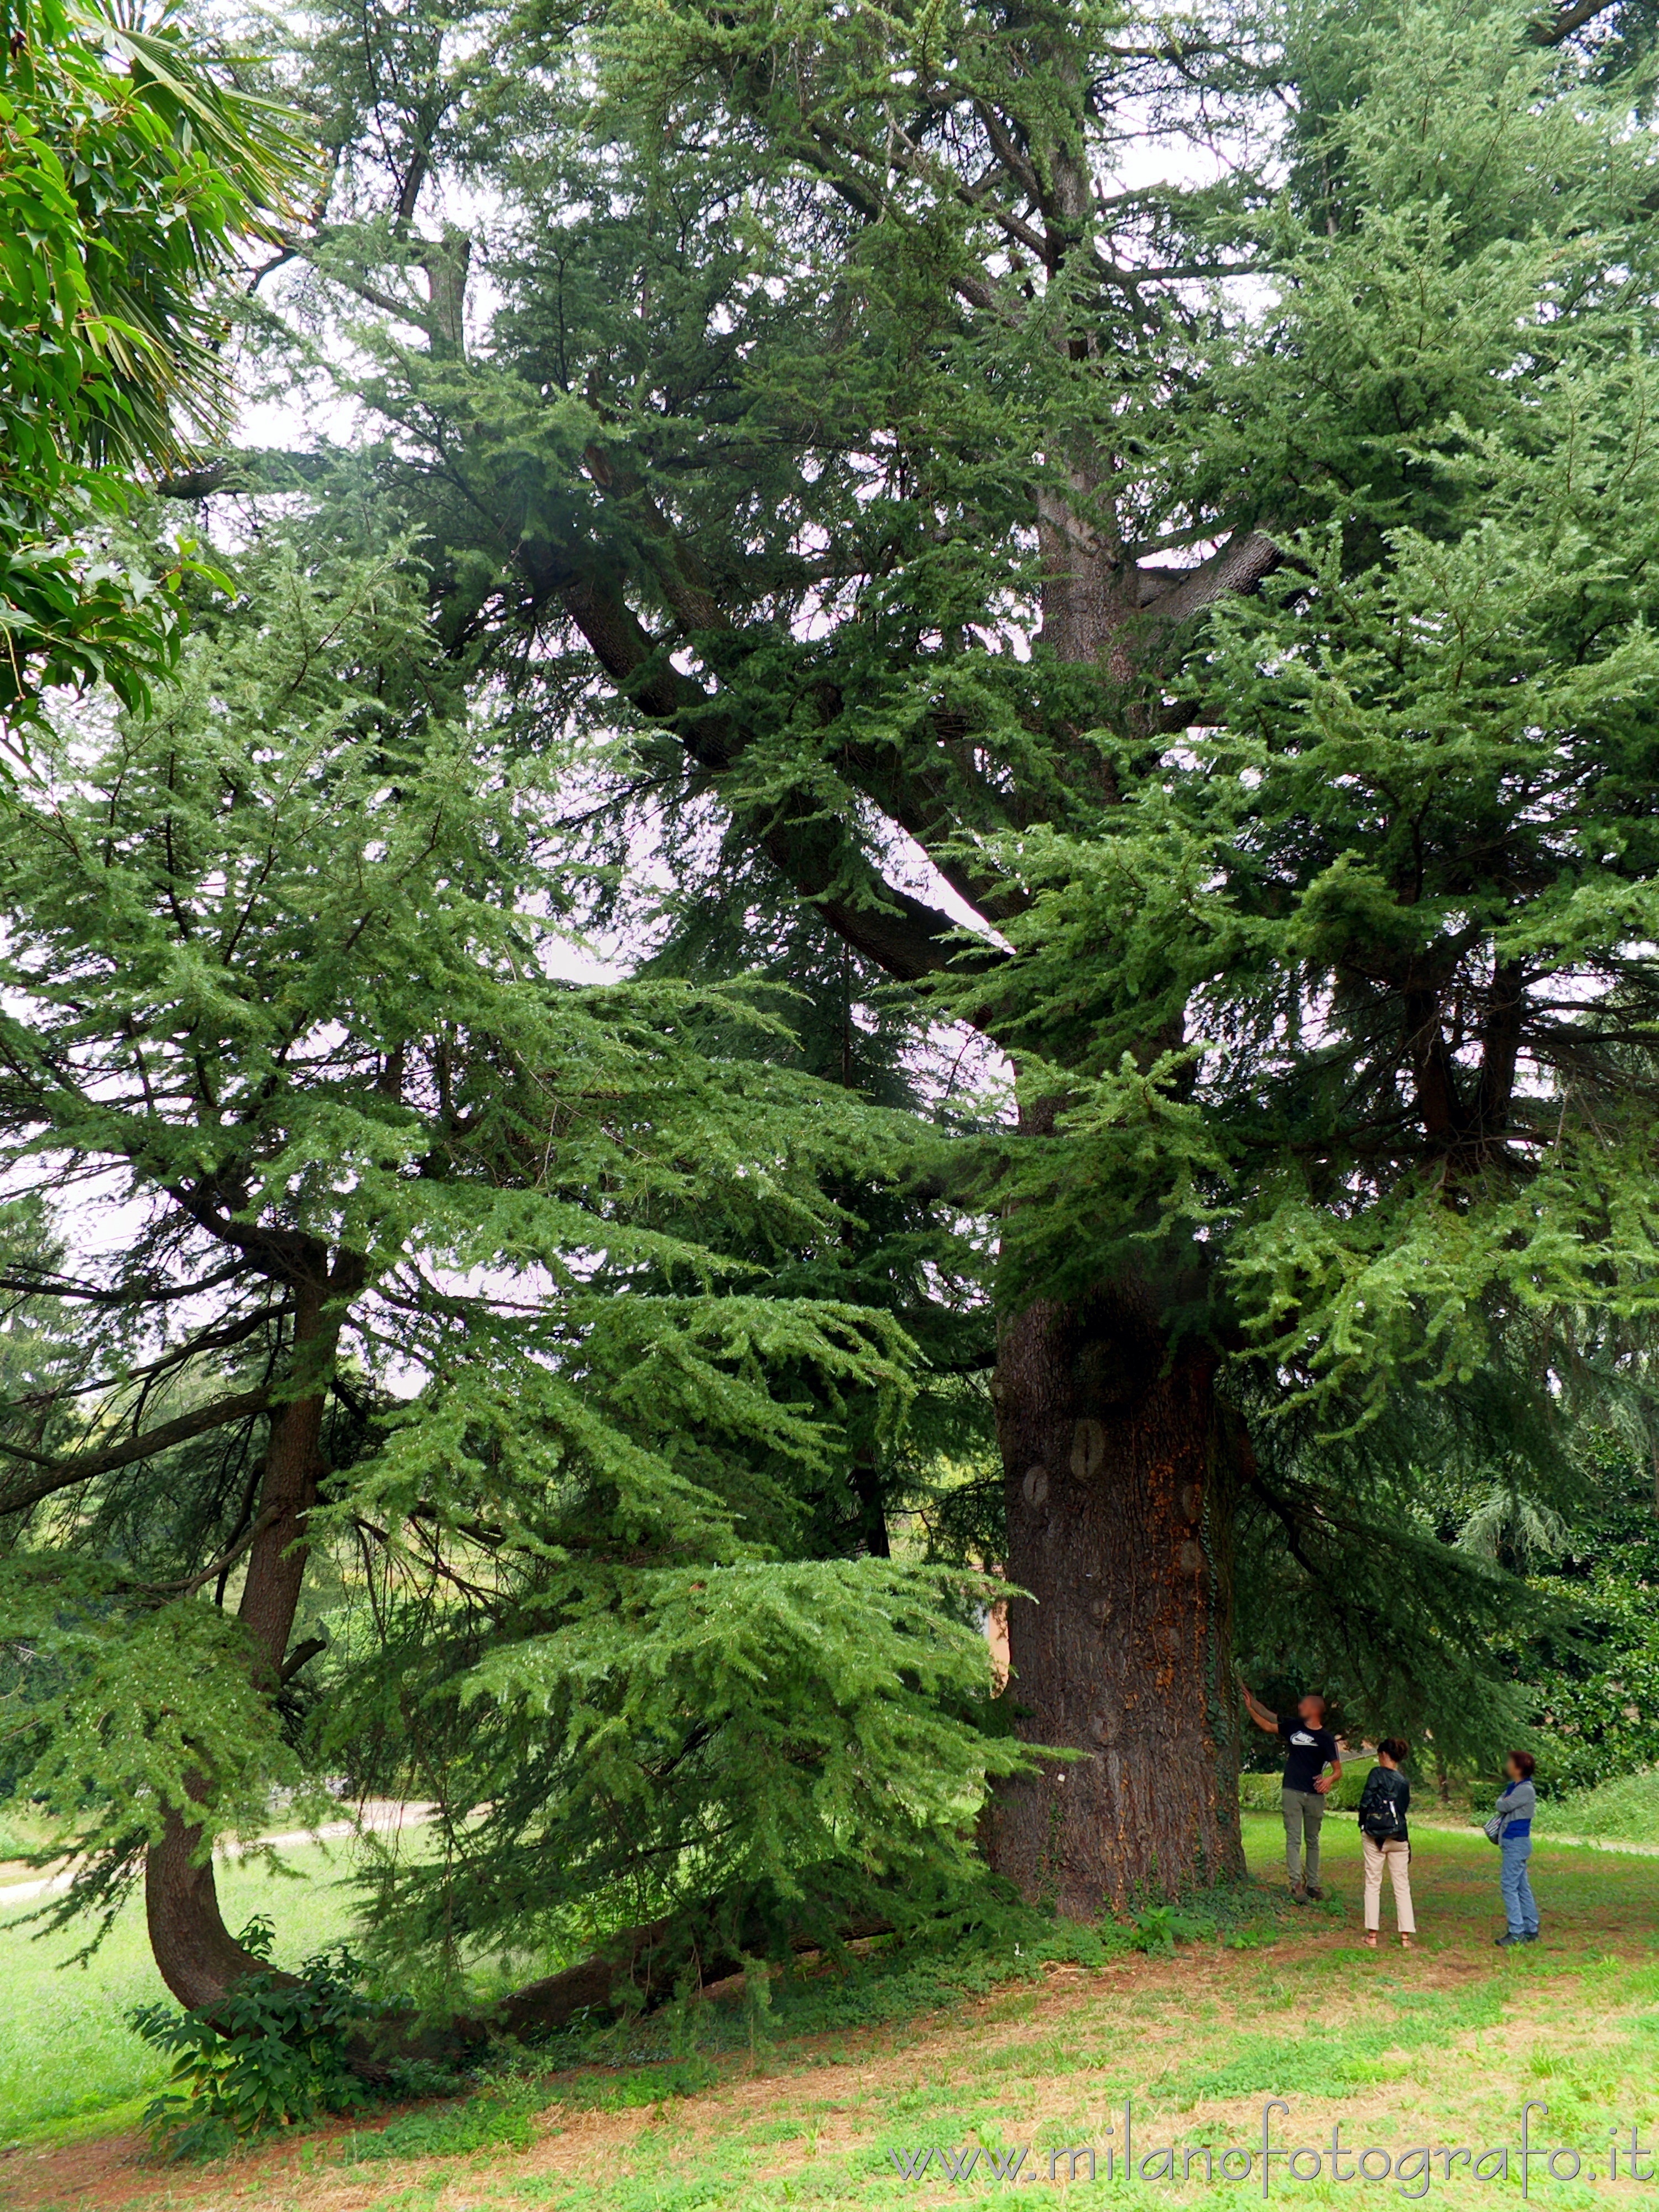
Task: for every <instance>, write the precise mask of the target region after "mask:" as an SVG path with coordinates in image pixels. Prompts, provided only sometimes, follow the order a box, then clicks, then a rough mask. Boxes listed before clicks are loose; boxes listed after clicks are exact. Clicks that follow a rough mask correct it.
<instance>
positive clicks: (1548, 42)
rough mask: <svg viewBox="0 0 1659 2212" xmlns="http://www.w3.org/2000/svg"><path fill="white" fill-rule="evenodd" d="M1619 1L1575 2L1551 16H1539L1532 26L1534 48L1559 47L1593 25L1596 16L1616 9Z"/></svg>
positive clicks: (1586, 0) (1594, 0)
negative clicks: (1590, 24) (1576, 32)
mask: <svg viewBox="0 0 1659 2212" xmlns="http://www.w3.org/2000/svg"><path fill="white" fill-rule="evenodd" d="M1618 4H1619V0H1576V4H1575V5H1572V6H1570V7H1565V8H1557V9H1555V11H1554V12H1553V14H1552V15H1541V16H1540V17H1539V19H1538V21H1536V22H1535V23H1534V25H1533V27H1532V31H1531V37H1532V40H1533V43H1534V46H1559V45H1560V44H1561V42H1562V40H1564V39H1570V38H1571V36H1572V34H1573V33H1574V32H1575V31H1582V30H1583V27H1584V26H1585V24H1586V23H1593V22H1594V21H1595V19H1596V17H1597V16H1598V15H1607V12H1608V11H1609V9H1613V8H1615V7H1617V6H1618Z"/></svg>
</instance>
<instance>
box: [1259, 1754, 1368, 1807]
mask: <svg viewBox="0 0 1659 2212" xmlns="http://www.w3.org/2000/svg"><path fill="white" fill-rule="evenodd" d="M1375 1765H1376V1760H1375V1759H1344V1760H1343V1762H1342V1779H1341V1780H1340V1782H1339V1783H1338V1784H1337V1785H1336V1787H1335V1789H1334V1790H1331V1791H1330V1792H1329V1793H1328V1795H1327V1796H1326V1799H1325V1805H1326V1809H1327V1810H1328V1812H1332V1813H1357V1812H1358V1810H1359V1797H1360V1792H1361V1791H1362V1790H1364V1787H1365V1777H1366V1776H1367V1775H1368V1774H1369V1773H1370V1771H1371V1769H1372V1767H1373V1766H1375ZM1279 1775H1280V1769H1279V1768H1277V1767H1275V1768H1274V1770H1273V1772H1272V1773H1271V1774H1241V1775H1240V1776H1239V1778H1238V1802H1239V1804H1240V1805H1241V1807H1242V1808H1243V1810H1244V1811H1245V1812H1247V1813H1276V1812H1277V1811H1278V1810H1279V1787H1280V1783H1279Z"/></svg>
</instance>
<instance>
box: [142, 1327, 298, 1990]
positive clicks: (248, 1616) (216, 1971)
mask: <svg viewBox="0 0 1659 2212" xmlns="http://www.w3.org/2000/svg"><path fill="white" fill-rule="evenodd" d="M322 1299H323V1291H322V1289H321V1288H320V1287H319V1288H316V1289H312V1288H310V1287H307V1288H306V1289H304V1290H302V1291H301V1292H300V1294H299V1297H298V1303H297V1307H296V1311H295V1364H296V1366H299V1367H300V1368H301V1372H305V1373H307V1374H315V1375H316V1376H317V1377H318V1379H319V1382H321V1381H322V1379H323V1377H324V1376H325V1373H326V1370H327V1364H328V1362H329V1360H330V1358H331V1356H332V1353H333V1350H334V1345H335V1342H336V1340H337V1335H338V1323H337V1322H326V1321H325V1319H324V1316H323V1308H322ZM301 1363H303V1365H301ZM325 1404H326V1391H325V1389H317V1390H316V1391H315V1392H314V1393H313V1394H311V1395H307V1396H305V1397H300V1398H290V1399H288V1400H286V1401H284V1402H283V1404H282V1405H280V1406H278V1407H276V1408H275V1409H274V1411H273V1412H272V1413H271V1416H270V1438H269V1440H268V1442H267V1444H266V1447H265V1461H264V1468H263V1469H262V1470H261V1473H260V1478H259V1495H258V1505H257V1509H256V1510H257V1516H258V1517H257V1519H256V1522H255V1526H254V1535H253V1541H252V1544H251V1545H250V1546H249V1547H248V1560H247V1576H246V1581H245V1582H244V1583H243V1586H242V1599H241V1603H240V1607H238V1614H239V1617H240V1620H241V1621H242V1623H243V1625H244V1626H246V1629H247V1631H248V1635H249V1638H250V1641H251V1644H252V1660H253V1665H254V1668H255V1670H256V1676H257V1679H258V1680H259V1682H260V1684H261V1686H263V1687H264V1688H265V1689H266V1690H268V1691H272V1692H274V1691H275V1690H276V1687H277V1686H278V1685H279V1684H280V1682H281V1680H282V1671H283V1656H284V1655H285V1654H286V1652H287V1650H288V1640H289V1633H290V1632H291V1631H292V1629H293V1626H294V1616H295V1611H296V1609H297V1607H298V1606H299V1602H300V1589H301V1584H302V1583H303V1582H304V1580H305V1567H306V1554H305V1543H304V1538H305V1525H306V1516H307V1513H308V1512H309V1511H310V1510H311V1508H312V1507H313V1505H314V1504H316V1502H317V1486H318V1480H319V1476H320V1474H321V1471H322V1427H323V1413H324V1410H325ZM209 1786H210V1784H209V1780H208V1778H205V1777H204V1778H202V1780H201V1784H200V1790H201V1794H202V1795H204V1796H205V1795H206V1793H207V1790H208V1788H209ZM144 1916H145V1919H146V1922H147V1923H148V1926H149V1942H150V1948H151V1950H152V1952H153V1953H154V1954H155V1964H156V1967H157V1969H158V1971H159V1972H160V1973H161V1979H162V1980H163V1981H164V1982H165V1983H166V1984H167V1987H168V1989H169V1990H171V1991H172V1992H173V1996H175V1997H176V1998H177V1999H178V2001H179V2003H180V2004H181V2005H185V2006H186V2007H190V2008H208V2009H211V2008H212V2007H213V2006H214V2005H216V2003H218V2002H219V2001H220V1999H221V1998H222V1996H224V1994H225V1992H226V1990H228V1989H229V1988H230V1987H231V1985H232V1984H234V1983H235V1982H237V1981H239V1980H240V1978H241V1977H242V1976H243V1975H244V1974H247V1973H251V1972H254V1971H255V1970H256V1969H259V1970H261V1971H263V1970H264V1961H263V1960H259V1959H257V1958H255V1956H254V1955H253V1954H252V1952H251V1951H248V1950H245V1949H244V1948H243V1947H242V1945H241V1944H240V1943H239V1942H237V1941H236V1938H235V1937H234V1936H233V1935H232V1934H231V1932H230V1930H229V1929H228V1928H227V1927H226V1925H225V1923H224V1918H223V1916H222V1913H221V1911H220V1910H219V1893H218V1887H217V1884H216V1881H215V1879H214V1871H213V1860H212V1857H211V1854H210V1853H209V1852H207V1851H205V1850H204V1831H203V1830H202V1828H201V1827H199V1826H197V1825H196V1824H195V1823H194V1822H193V1821H191V1820H188V1819H186V1818H185V1816H184V1815H183V1814H179V1813H177V1812H171V1813H169V1814H168V1815H167V1822H166V1826H165V1827H164V1829H163V1831H162V1833H161V1837H160V1838H159V1839H158V1840H157V1841H156V1842H155V1843H154V1844H151V1845H150V1847H149V1851H148V1852H147V1854H146V1855H145V1860H144Z"/></svg>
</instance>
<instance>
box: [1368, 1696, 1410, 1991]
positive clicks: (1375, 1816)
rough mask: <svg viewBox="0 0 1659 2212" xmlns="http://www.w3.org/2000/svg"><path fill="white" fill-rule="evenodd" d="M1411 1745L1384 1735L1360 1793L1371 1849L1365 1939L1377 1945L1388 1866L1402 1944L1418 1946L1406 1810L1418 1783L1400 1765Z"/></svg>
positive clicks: (1401, 1739) (1392, 1736)
mask: <svg viewBox="0 0 1659 2212" xmlns="http://www.w3.org/2000/svg"><path fill="white" fill-rule="evenodd" d="M1410 1748H1411V1747H1410V1746H1409V1745H1408V1744H1407V1742H1406V1741H1404V1740H1403V1738H1401V1737H1400V1736H1397V1735H1387V1736H1384V1737H1383V1741H1382V1742H1381V1743H1379V1744H1378V1745H1377V1747H1376V1765H1375V1766H1374V1767H1372V1769H1371V1771H1370V1773H1369V1774H1368V1775H1367V1776H1366V1777H1365V1787H1364V1790H1363V1792H1362V1793H1361V1795H1360V1799H1359V1834H1360V1842H1361V1848H1362V1849H1363V1850H1364V1854H1365V1942H1366V1945H1367V1947H1368V1948H1370V1949H1371V1950H1373V1951H1374V1950H1376V1935H1377V1929H1379V1927H1380V1926H1381V1925H1382V1920H1383V1869H1384V1868H1385V1867H1386V1868H1387V1869H1388V1872H1389V1879H1390V1881H1392V1882H1393V1884H1394V1917H1395V1919H1396V1920H1397V1921H1398V1922H1399V1923H1400V1948H1401V1950H1402V1951H1409V1950H1410V1949H1411V1948H1412V1938H1413V1936H1415V1935H1416V1933H1417V1916H1416V1915H1415V1914H1414V1913H1413V1911H1412V1875H1411V1863H1412V1846H1411V1838H1410V1836H1409V1835H1408V1834H1407V1830H1406V1814H1407V1809H1408V1808H1409V1807H1410V1805H1411V1802H1412V1785H1411V1784H1410V1783H1409V1782H1407V1779H1406V1778H1405V1776H1404V1775H1403V1774H1402V1773H1401V1771H1400V1762H1401V1759H1404V1758H1405V1757H1406V1755H1407V1752H1408V1751H1409V1750H1410Z"/></svg>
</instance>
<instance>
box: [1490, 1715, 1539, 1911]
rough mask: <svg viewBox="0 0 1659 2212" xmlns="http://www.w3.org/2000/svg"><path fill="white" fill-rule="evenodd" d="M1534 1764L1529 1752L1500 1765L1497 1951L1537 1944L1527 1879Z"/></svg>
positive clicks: (1534, 1792) (1535, 1797) (1534, 1804)
mask: <svg viewBox="0 0 1659 2212" xmlns="http://www.w3.org/2000/svg"><path fill="white" fill-rule="evenodd" d="M1535 1765H1537V1761H1536V1760H1535V1759H1534V1757H1533V1755H1532V1753H1530V1752H1529V1751H1512V1752H1511V1753H1510V1755H1509V1757H1508V1758H1507V1759H1505V1760H1504V1771H1505V1773H1506V1774H1507V1775H1508V1776H1509V1778H1510V1779H1509V1787H1508V1788H1507V1789H1506V1790H1504V1794H1503V1796H1501V1797H1500V1798H1499V1799H1498V1850H1500V1851H1501V1853H1502V1854H1503V1863H1502V1865H1501V1866H1500V1867H1499V1869H1498V1882H1499V1885H1500V1886H1501V1887H1502V1889H1503V1893H1504V1918H1505V1919H1506V1920H1507V1921H1508V1922H1509V1926H1508V1928H1507V1929H1505V1931H1504V1934H1503V1935H1501V1936H1498V1939H1497V1941H1498V1948H1500V1949H1505V1950H1506V1949H1507V1948H1509V1946H1510V1944H1511V1943H1535V1942H1537V1941H1538V1907H1537V1905H1535V1904H1534V1901H1533V1894H1532V1884H1531V1882H1530V1881H1528V1878H1527V1861H1528V1859H1529V1858H1530V1857H1532V1816H1533V1814H1534V1811H1535V1810H1536V1809H1537V1805H1538V1792H1537V1790H1535V1789H1534V1787H1533V1779H1532V1777H1533V1769H1534V1766H1535ZM1488 1832H1490V1831H1488Z"/></svg>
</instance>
